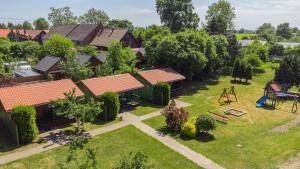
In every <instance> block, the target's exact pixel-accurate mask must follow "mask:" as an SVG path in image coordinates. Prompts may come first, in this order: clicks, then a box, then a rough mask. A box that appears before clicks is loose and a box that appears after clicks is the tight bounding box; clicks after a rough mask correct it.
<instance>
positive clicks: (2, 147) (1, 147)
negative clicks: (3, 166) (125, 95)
mask: <svg viewBox="0 0 300 169" xmlns="http://www.w3.org/2000/svg"><path fill="white" fill-rule="evenodd" d="M118 122H119V120H118V119H116V120H114V121H110V122H106V121H103V120H99V119H96V120H95V121H94V122H87V123H84V127H83V128H84V130H86V131H91V130H94V129H97V128H101V127H105V126H108V125H111V124H115V123H118ZM75 125H76V124H75V123H74V124H70V126H68V127H65V128H61V129H59V130H62V131H65V130H75ZM38 145H41V144H39V143H37V142H36V141H35V142H33V143H31V144H27V145H21V146H14V145H11V144H10V143H9V141H8V140H7V139H6V136H5V135H4V133H2V132H1V131H0V156H2V155H6V154H9V153H14V152H18V151H23V150H27V149H30V148H33V147H36V146H38Z"/></svg>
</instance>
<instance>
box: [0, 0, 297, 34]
mask: <svg viewBox="0 0 300 169" xmlns="http://www.w3.org/2000/svg"><path fill="white" fill-rule="evenodd" d="M216 1H217V0H193V5H194V7H195V10H196V12H197V13H198V14H199V16H200V20H201V22H205V14H206V11H207V9H208V6H209V5H211V4H212V3H214V2H216ZM229 2H230V3H231V4H232V6H233V7H235V12H236V18H235V21H234V22H235V25H236V29H240V28H246V29H251V30H255V29H257V28H258V27H259V26H260V25H262V24H263V23H272V24H273V25H275V26H276V25H278V24H280V23H283V22H289V23H290V24H291V26H292V27H299V28H300V10H299V9H300V0H229ZM0 4H1V5H0V22H13V23H18V22H20V23H22V22H23V21H24V20H29V21H31V22H32V21H33V20H34V19H36V18H38V17H44V18H47V17H48V13H49V11H50V10H49V8H50V7H55V8H60V7H64V6H69V7H71V9H72V11H73V12H74V14H75V15H76V16H80V15H82V14H83V13H85V12H86V11H87V10H88V9H90V8H96V9H101V10H104V11H105V12H106V13H107V14H108V15H109V16H110V18H113V19H116V18H118V19H128V20H130V21H132V22H133V23H134V25H135V26H142V27H144V26H147V25H151V24H160V18H159V16H158V15H157V13H156V9H155V0H13V1H8V0H0Z"/></svg>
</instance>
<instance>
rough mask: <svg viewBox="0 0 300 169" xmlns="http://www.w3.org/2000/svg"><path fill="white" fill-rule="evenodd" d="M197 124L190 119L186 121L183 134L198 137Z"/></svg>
mask: <svg viewBox="0 0 300 169" xmlns="http://www.w3.org/2000/svg"><path fill="white" fill-rule="evenodd" d="M196 131H197V130H196V126H195V124H193V123H191V122H190V121H188V122H186V123H184V125H183V129H182V134H183V135H185V136H188V137H191V138H194V137H196V134H197V133H196Z"/></svg>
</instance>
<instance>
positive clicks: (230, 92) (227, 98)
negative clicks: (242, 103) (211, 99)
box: [218, 86, 238, 104]
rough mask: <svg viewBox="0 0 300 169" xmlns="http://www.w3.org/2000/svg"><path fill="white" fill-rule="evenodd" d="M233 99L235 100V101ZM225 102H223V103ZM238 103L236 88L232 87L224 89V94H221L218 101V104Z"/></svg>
mask: <svg viewBox="0 0 300 169" xmlns="http://www.w3.org/2000/svg"><path fill="white" fill-rule="evenodd" d="M233 97H234V99H235V100H233ZM222 100H223V102H222ZM234 101H236V102H237V101H238V99H237V97H236V93H235V90H234V86H231V88H224V90H223V93H222V94H221V96H220V98H219V99H218V102H219V103H220V104H224V103H225V104H230V103H231V102H234Z"/></svg>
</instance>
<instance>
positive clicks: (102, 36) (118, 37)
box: [90, 28, 140, 51]
mask: <svg viewBox="0 0 300 169" xmlns="http://www.w3.org/2000/svg"><path fill="white" fill-rule="evenodd" d="M113 41H117V42H120V43H122V44H123V46H124V47H130V48H139V47H140V45H139V43H138V41H137V40H136V39H135V37H134V36H133V34H132V33H131V32H130V31H129V30H128V29H121V28H104V29H102V30H101V31H100V32H99V33H98V34H97V36H96V37H95V38H94V40H93V41H92V42H91V43H90V44H91V45H93V46H96V47H98V49H100V50H102V51H106V50H107V49H108V47H109V46H110V44H111V43H112V42H113Z"/></svg>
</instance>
